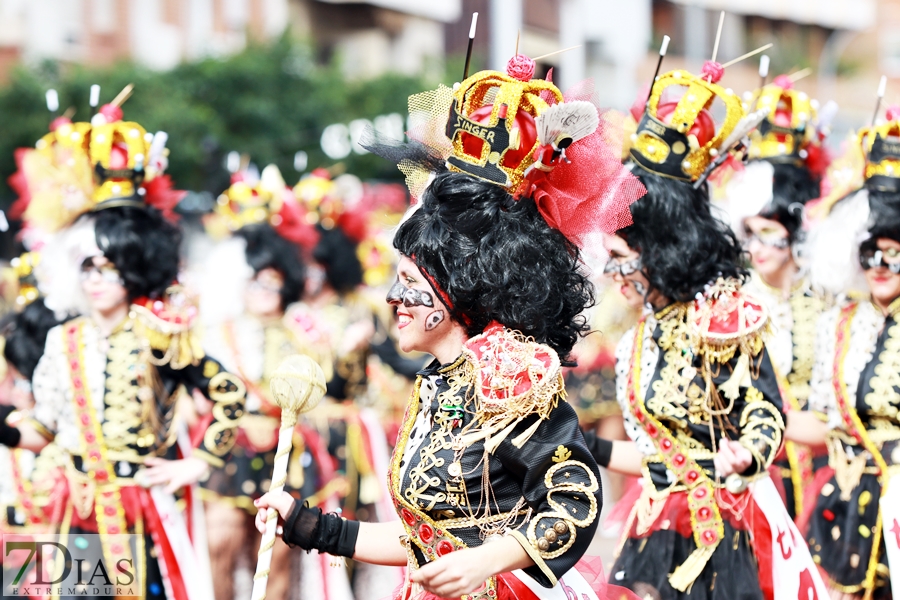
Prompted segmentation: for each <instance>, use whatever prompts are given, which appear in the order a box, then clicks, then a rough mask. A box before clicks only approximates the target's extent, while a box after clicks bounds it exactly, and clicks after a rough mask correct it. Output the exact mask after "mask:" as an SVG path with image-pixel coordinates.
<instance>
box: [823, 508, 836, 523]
mask: <svg viewBox="0 0 900 600" xmlns="http://www.w3.org/2000/svg"><path fill="white" fill-rule="evenodd" d="M822 516H823V517H825V519H826V520H828V521H834V513H833V512H831V511H830V510H828V509H827V508H826V509H825V510H823V511H822Z"/></svg>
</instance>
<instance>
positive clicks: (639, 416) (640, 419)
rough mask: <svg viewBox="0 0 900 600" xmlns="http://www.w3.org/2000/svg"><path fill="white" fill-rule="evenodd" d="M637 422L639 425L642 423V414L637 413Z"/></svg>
mask: <svg viewBox="0 0 900 600" xmlns="http://www.w3.org/2000/svg"><path fill="white" fill-rule="evenodd" d="M637 420H638V421H640V422H641V423H643V422H644V413H642V412H639V413H638V414H637Z"/></svg>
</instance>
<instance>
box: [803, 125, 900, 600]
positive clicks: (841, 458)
mask: <svg viewBox="0 0 900 600" xmlns="http://www.w3.org/2000/svg"><path fill="white" fill-rule="evenodd" d="M858 140H859V142H860V145H858V146H857V147H856V148H852V149H851V150H850V151H855V152H860V150H862V152H864V154H863V156H864V157H865V159H866V160H865V168H864V176H865V185H864V188H863V189H862V190H860V191H859V192H857V193H856V194H853V195H851V196H850V197H848V198H845V199H842V200H840V201H839V202H838V204H837V205H833V206H830V207H824V208H825V209H826V210H830V214H828V216H827V217H826V218H825V220H824V221H823V222H822V224H821V226H823V227H825V228H827V229H828V230H829V231H831V232H834V231H836V229H837V228H836V227H835V226H833V225H832V226H831V227H829V223H828V222H829V221H832V220H833V219H834V218H841V215H842V213H843V211H842V209H843V208H853V209H854V210H855V211H857V212H858V213H862V215H861V216H862V222H863V223H864V224H865V225H863V227H861V228H854V227H846V225H845V228H844V233H843V236H842V239H837V238H832V239H831V241H830V243H834V244H837V245H842V244H846V243H850V242H851V241H856V243H857V248H858V253H854V254H855V255H856V257H858V264H859V267H861V269H860V268H857V271H862V272H863V274H864V276H865V281H866V282H867V284H868V291H869V298H868V299H865V298H863V299H860V298H859V296H856V295H851V296H850V297H849V298H845V300H844V301H843V302H841V303H840V304H839V305H838V306H835V307H834V308H832V309H831V310H829V311H828V312H826V313H825V314H824V315H823V316H822V318H821V319H820V321H819V324H818V336H817V338H816V350H815V355H816V362H815V365H814V368H813V378H812V392H811V394H810V399H809V403H810V410H811V411H814V413H815V414H811V413H810V414H808V413H793V412H792V413H790V414H789V415H788V423H789V427H788V437H789V438H791V439H796V440H797V441H799V442H804V443H822V442H826V443H827V446H828V456H829V466H830V468H829V469H824V470H823V471H822V472H821V473H820V474H819V475H820V476H819V477H817V478H816V485H815V486H812V490H811V494H810V495H811V496H812V498H813V500H812V502H811V503H810V506H809V507H808V509H807V514H806V515H805V518H804V522H806V523H808V531H807V539H808V542H809V546H810V548H811V549H812V551H813V556H814V558H815V559H816V562H818V563H819V565H821V567H822V569H823V570H824V572H825V573H826V575H827V578H828V584H829V586H830V587H831V589H832V590H834V592H835V594H836V596H833V597H841V598H860V597H863V598H892V597H896V596H897V595H898V593H900V588H898V586H897V584H896V583H894V580H895V577H894V573H893V572H892V568H891V567H892V566H893V567H896V564H897V561H898V560H900V545H898V538H897V532H898V531H900V526H898V525H896V523H897V519H898V518H900V514H898V513H897V511H896V507H897V500H896V496H895V495H894V494H896V493H897V492H900V484H898V483H896V482H895V481H894V480H893V477H892V476H893V475H894V473H895V472H896V465H897V464H898V462H900V451H897V448H898V441H900V423H898V420H897V407H898V405H900V393H898V385H900V381H898V373H900V369H898V365H900V355H898V351H897V349H898V340H900V327H898V326H897V321H896V319H897V314H898V312H900V178H898V177H897V175H896V174H895V173H900V171H895V169H897V168H898V167H900V152H898V151H897V145H896V144H897V143H898V142H900V109H896V108H894V109H889V110H888V121H887V122H886V123H884V124H882V125H878V126H873V127H871V128H864V129H862V130H860V132H859V134H858ZM842 220H843V219H842ZM845 223H846V221H845ZM860 238H862V239H863V241H862V243H859V242H858V240H859V239H860ZM821 241H822V243H825V240H821ZM813 260H814V261H818V260H820V259H819V258H818V257H816V255H815V254H814V255H813ZM825 267H827V266H823V268H825ZM831 268H833V265H832V267H831ZM843 278H844V279H845V280H848V281H849V280H850V278H849V277H847V276H846V275H844V276H843ZM815 416H819V417H820V419H816V418H815ZM892 563H893V564H892ZM896 570H897V569H896V568H894V569H893V571H896Z"/></svg>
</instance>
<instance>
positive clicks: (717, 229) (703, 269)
mask: <svg viewBox="0 0 900 600" xmlns="http://www.w3.org/2000/svg"><path fill="white" fill-rule="evenodd" d="M632 173H633V174H634V175H635V176H637V178H638V179H640V181H641V183H643V184H644V187H646V188H647V195H646V196H644V197H643V198H641V199H639V200H637V201H636V202H634V203H633V204H632V205H631V215H632V218H633V219H634V224H632V225H629V226H628V227H625V228H624V229H621V230H620V231H619V232H618V234H619V235H620V236H622V238H624V239H625V241H626V242H628V245H629V246H630V247H631V248H633V249H635V250H637V251H639V252H640V253H641V262H642V263H643V272H644V274H645V275H646V277H647V279H648V280H649V282H650V286H651V288H653V289H655V290H657V291H658V292H659V293H661V294H662V295H663V296H665V297H667V298H668V299H669V300H672V301H676V302H686V301H688V300H691V299H693V298H694V297H695V296H696V295H697V294H698V293H700V292H702V291H703V289H704V287H705V286H706V285H707V284H708V283H710V282H712V281H715V280H716V279H717V278H718V277H736V278H743V277H745V276H746V275H747V272H746V271H745V270H744V269H743V268H742V267H741V264H742V250H741V246H740V244H739V243H738V240H737V237H736V236H735V234H734V232H733V231H732V230H731V228H730V227H728V225H726V224H725V223H723V222H722V221H720V220H719V219H717V218H716V217H715V216H713V214H712V213H711V212H710V204H709V192H708V190H707V187H706V184H704V185H703V186H702V187H701V188H700V189H696V190H695V189H694V186H693V184H692V183H688V182H685V181H678V180H675V179H671V178H666V177H663V176H661V175H657V174H655V173H650V172H649V171H646V170H644V169H642V168H639V167H637V166H635V168H634V169H633V171H632Z"/></svg>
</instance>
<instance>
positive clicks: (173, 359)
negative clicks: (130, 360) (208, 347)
mask: <svg viewBox="0 0 900 600" xmlns="http://www.w3.org/2000/svg"><path fill="white" fill-rule="evenodd" d="M166 293H167V294H174V293H175V291H174V290H171V289H170V290H167V292H166ZM156 303H162V304H163V305H164V307H165V308H164V309H163V311H164V312H161V314H156V312H157V311H154V305H155V304H156ZM171 313H175V314H171ZM129 316H130V317H131V318H132V319H133V320H134V330H135V332H136V333H137V334H138V335H139V336H140V337H141V338H143V339H145V340H146V341H147V343H148V345H149V347H150V349H151V350H156V351H158V352H162V353H163V357H162V358H161V359H156V358H155V357H153V356H152V354H151V356H150V358H149V360H150V362H151V363H152V364H154V365H156V366H162V365H169V366H170V367H171V368H173V369H175V370H179V369H183V368H185V367H187V366H188V365H197V364H199V363H200V359H201V358H203V357H204V356H206V354H205V353H204V352H203V346H202V345H201V344H200V340H198V339H197V337H196V336H195V335H194V333H193V331H192V330H191V322H192V320H193V319H192V318H191V317H190V316H189V315H188V314H187V313H186V312H185V311H181V310H180V307H174V306H172V305H171V304H169V303H168V301H165V302H164V301H162V300H158V301H155V302H152V301H150V300H147V301H146V302H145V303H144V304H132V305H131V310H130V313H129ZM165 317H170V318H165Z"/></svg>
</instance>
